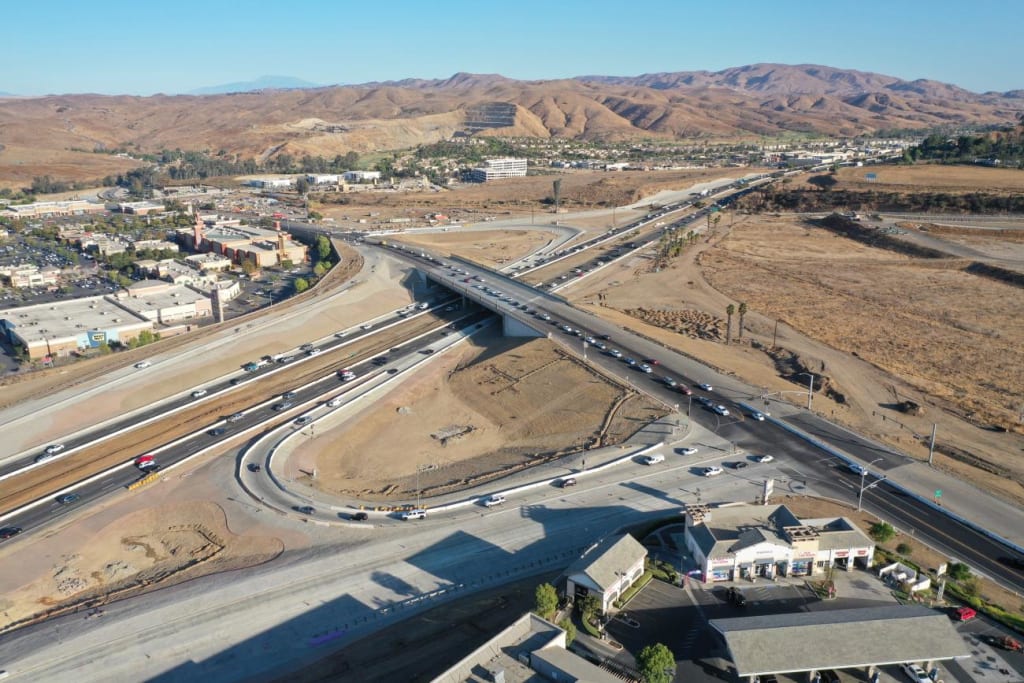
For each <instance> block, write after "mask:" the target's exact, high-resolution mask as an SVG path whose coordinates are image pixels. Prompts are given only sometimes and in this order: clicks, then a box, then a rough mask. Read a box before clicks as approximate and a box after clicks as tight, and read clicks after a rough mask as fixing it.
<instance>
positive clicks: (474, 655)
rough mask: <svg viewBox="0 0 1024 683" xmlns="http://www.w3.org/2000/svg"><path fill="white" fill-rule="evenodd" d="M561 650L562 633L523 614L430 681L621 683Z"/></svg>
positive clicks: (585, 661) (552, 626)
mask: <svg viewBox="0 0 1024 683" xmlns="http://www.w3.org/2000/svg"><path fill="white" fill-rule="evenodd" d="M565 648H566V639H565V631H564V630H562V629H561V628H559V627H558V626H555V625H554V624H552V623H551V622H550V621H547V620H545V619H541V618H540V617H538V616H537V615H536V614H524V615H523V616H521V617H519V618H518V619H517V620H516V621H515V622H513V623H512V625H511V626H509V627H508V628H506V629H505V630H504V631H502V632H501V633H499V634H498V635H496V636H494V637H493V638H491V639H490V640H488V641H487V642H486V643H484V644H483V645H481V646H480V647H478V648H477V649H476V650H474V651H473V652H471V653H470V654H468V655H467V656H466V657H464V658H463V659H462V660H460V661H459V662H457V663H455V664H454V665H453V666H452V667H451V668H450V669H448V670H447V671H445V672H444V673H442V674H441V675H440V676H437V677H436V678H434V679H433V681H432V683H477V682H479V683H483V681H505V682H506V683H516V682H522V683H525V682H527V681H564V682H565V683H583V682H586V683H621V682H622V679H621V678H619V677H617V676H615V675H613V674H612V673H611V672H609V671H606V670H605V669H602V668H600V667H597V666H595V665H594V664H591V663H590V662H588V661H587V660H586V659H584V658H582V657H580V656H578V655H576V654H574V653H572V652H570V651H569V650H567V649H565Z"/></svg>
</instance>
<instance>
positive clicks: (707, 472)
mask: <svg viewBox="0 0 1024 683" xmlns="http://www.w3.org/2000/svg"><path fill="white" fill-rule="evenodd" d="M721 473H722V468H721V467H714V466H712V467H705V468H704V473H703V474H704V476H705V477H714V476H715V475H718V474H721Z"/></svg>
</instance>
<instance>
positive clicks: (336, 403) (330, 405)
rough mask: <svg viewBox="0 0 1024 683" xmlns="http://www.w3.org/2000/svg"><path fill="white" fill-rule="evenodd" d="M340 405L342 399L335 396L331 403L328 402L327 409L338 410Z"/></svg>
mask: <svg viewBox="0 0 1024 683" xmlns="http://www.w3.org/2000/svg"><path fill="white" fill-rule="evenodd" d="M340 405H341V397H340V396H335V397H334V398H332V399H331V400H330V401H328V402H327V407H328V408H337V407H338V406H340Z"/></svg>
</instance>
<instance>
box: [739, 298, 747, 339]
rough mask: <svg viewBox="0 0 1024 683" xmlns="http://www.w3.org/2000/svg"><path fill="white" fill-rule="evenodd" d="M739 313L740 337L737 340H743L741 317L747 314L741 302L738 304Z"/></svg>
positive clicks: (745, 305)
mask: <svg viewBox="0 0 1024 683" xmlns="http://www.w3.org/2000/svg"><path fill="white" fill-rule="evenodd" d="M739 313H740V336H739V338H740V339H743V316H745V315H746V314H747V304H746V303H745V302H742V301H741V302H740V308H739Z"/></svg>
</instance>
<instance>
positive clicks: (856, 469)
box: [846, 462, 868, 474]
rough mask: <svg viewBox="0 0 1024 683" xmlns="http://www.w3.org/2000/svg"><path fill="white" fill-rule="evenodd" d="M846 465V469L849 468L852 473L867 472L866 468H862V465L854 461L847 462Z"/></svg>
mask: <svg viewBox="0 0 1024 683" xmlns="http://www.w3.org/2000/svg"><path fill="white" fill-rule="evenodd" d="M846 467H847V469H849V470H850V471H851V472H853V473H854V474H867V473H868V471H867V470H866V469H864V468H863V467H861V466H860V465H858V464H857V463H855V462H851V463H849V464H848V465H847V466H846Z"/></svg>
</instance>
